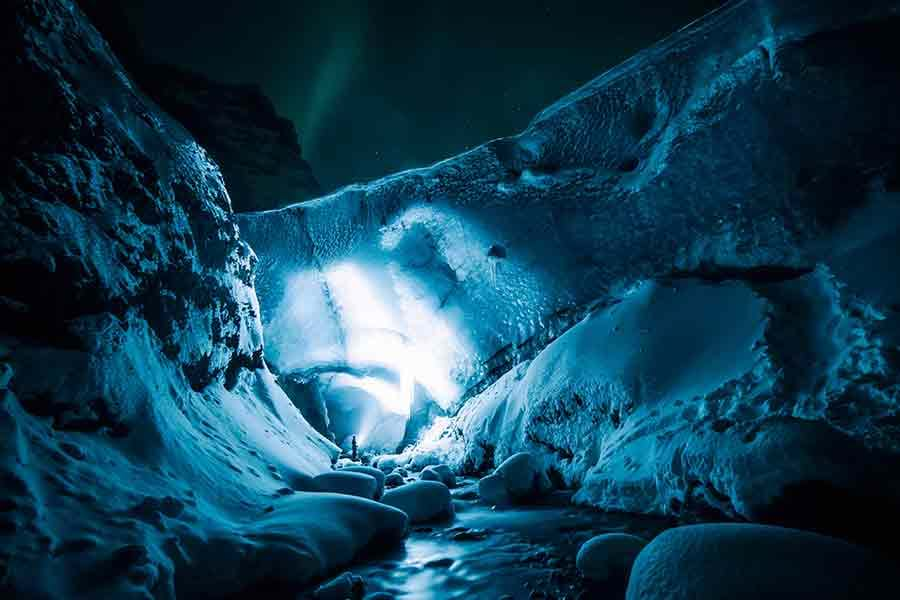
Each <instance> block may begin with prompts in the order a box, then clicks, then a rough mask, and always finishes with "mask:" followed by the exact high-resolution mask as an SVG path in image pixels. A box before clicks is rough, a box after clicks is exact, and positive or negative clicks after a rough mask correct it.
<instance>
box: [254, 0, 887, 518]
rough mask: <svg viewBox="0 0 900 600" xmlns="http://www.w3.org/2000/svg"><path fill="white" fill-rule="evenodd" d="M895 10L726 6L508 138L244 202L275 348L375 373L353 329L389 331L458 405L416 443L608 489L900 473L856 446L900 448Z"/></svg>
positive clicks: (763, 500) (724, 494)
mask: <svg viewBox="0 0 900 600" xmlns="http://www.w3.org/2000/svg"><path fill="white" fill-rule="evenodd" d="M898 10H900V3H898V2H896V1H892V0H873V1H869V2H854V3H846V2H839V1H836V0H834V1H831V0H826V1H811V0H809V1H795V0H791V1H788V0H756V1H750V0H747V1H736V2H730V3H728V4H726V5H725V6H724V7H723V8H721V9H720V10H718V11H717V12H715V13H713V14H712V15H710V16H708V17H707V18H705V19H702V20H701V21H698V22H697V23H694V24H692V25H691V26H689V27H687V28H685V29H684V30H682V31H680V32H678V33H676V34H675V35H674V36H672V37H671V38H670V39H668V40H666V41H664V42H662V43H661V44H659V45H657V46H656V47H653V48H650V49H648V50H647V51H645V52H643V53H641V54H639V55H637V56H635V57H634V58H633V59H631V60H629V61H627V62H626V63H624V64H622V65H621V66H619V67H617V68H616V69H613V70H612V71H610V72H608V73H606V74H604V75H602V76H600V77H598V78H597V79H596V80H594V81H592V82H590V83H589V84H587V85H586V86H584V87H583V88H581V89H580V90H577V91H575V92H573V93H572V94H570V95H569V96H567V97H565V98H563V99H561V100H560V101H559V102H557V103H556V104H554V105H553V106H551V107H549V108H548V109H546V110H545V111H543V112H542V113H541V114H539V115H538V116H537V117H536V118H535V119H534V121H533V122H532V123H531V125H530V126H529V127H528V128H527V129H526V130H525V131H524V132H522V133H521V134H519V135H516V136H512V137H509V138H503V139H498V140H494V141H492V142H489V143H487V144H485V145H483V146H481V147H479V148H476V149H474V150H472V151H470V152H468V153H466V154H463V155H461V156H458V157H455V158H452V159H448V160H446V161H443V162H441V163H439V164H436V165H434V166H432V167H429V168H424V169H418V170H413V171H408V172H404V173H399V174H397V175H394V176H391V177H387V178H384V179H381V180H378V181H375V182H372V183H369V184H365V185H357V186H351V187H348V188H345V189H343V190H340V191H338V192H336V193H335V194H333V195H331V196H328V197H325V198H322V199H319V200H316V201H313V202H310V203H306V204H303V205H297V206H293V207H288V208H285V209H282V210H280V211H273V212H265V213H257V214H250V215H243V216H241V217H240V218H239V223H240V226H241V230H242V232H243V233H244V235H245V236H246V238H247V239H248V240H249V242H250V243H251V244H252V245H253V247H254V249H255V250H256V251H257V253H258V255H259V256H260V276H259V286H258V289H259V293H260V298H261V304H262V319H263V323H264V329H265V331H266V334H267V340H269V342H270V343H271V350H272V356H273V357H274V361H275V364H277V365H278V366H279V368H281V369H284V370H298V371H305V370H306V371H308V370H310V369H316V368H335V366H336V365H340V366H342V368H346V366H347V365H346V364H345V363H350V364H349V366H350V367H351V368H368V367H369V366H370V365H369V363H370V362H371V361H373V360H376V362H377V358H378V357H375V358H373V357H372V356H371V355H360V354H358V353H355V352H354V351H353V348H354V344H353V343H347V339H357V338H359V337H361V336H362V337H365V335H367V332H368V331H373V330H376V329H377V330H379V331H380V330H385V329H386V330H389V331H391V332H394V333H395V334H397V335H399V336H402V337H403V339H405V340H406V343H407V346H408V347H409V348H411V349H412V351H411V352H409V353H408V354H406V355H403V354H401V355H400V357H401V358H400V360H398V361H395V362H398V363H400V367H397V368H398V369H399V370H402V369H403V368H407V369H409V370H410V375H409V376H410V377H412V378H415V380H416V381H420V380H421V381H422V383H423V385H425V386H426V387H428V385H429V383H431V384H433V385H432V387H433V388H435V389H439V390H449V391H450V392H451V393H448V394H445V395H444V396H443V397H442V396H441V394H435V397H436V398H437V399H438V400H439V401H440V403H441V405H442V406H443V407H444V408H449V409H450V410H451V412H457V416H456V417H455V418H452V419H450V420H446V419H441V420H440V421H439V423H438V426H437V427H438V428H440V429H435V430H433V431H431V432H430V433H429V434H428V435H427V436H426V437H427V441H426V442H423V443H422V444H420V448H419V450H420V451H421V452H425V451H426V450H427V451H429V452H437V453H442V454H444V455H445V456H449V457H450V458H451V459H454V460H456V461H457V462H458V463H459V464H461V465H468V466H469V467H470V468H479V467H483V466H485V465H486V464H491V463H495V462H496V460H497V459H498V458H502V457H503V456H506V455H508V454H509V453H511V452H514V451H516V450H519V449H531V450H539V451H541V452H542V453H543V454H544V455H545V456H546V457H547V460H548V465H549V466H552V467H553V468H554V469H556V470H557V471H558V472H559V475H560V477H559V480H560V481H565V482H568V483H579V484H581V483H583V484H584V487H583V488H582V490H581V492H580V493H579V496H578V498H579V499H581V500H583V501H585V502H589V503H592V504H596V505H599V506H605V507H611V508H622V509H627V510H636V511H653V512H676V513H677V512H682V511H685V510H689V509H696V511H697V512H700V511H704V510H710V509H713V510H715V511H717V513H718V514H721V513H725V514H729V515H734V516H743V517H748V518H763V516H765V517H766V518H768V519H771V520H776V521H777V520H778V519H780V518H785V519H788V520H791V519H793V520H795V521H796V520H798V519H799V520H802V519H803V518H804V515H802V514H800V513H801V512H802V511H800V509H799V506H800V504H802V503H803V502H800V503H798V504H796V505H794V504H792V503H793V502H795V500H796V499H797V498H801V497H802V498H805V499H807V500H808V495H815V494H814V492H813V491H812V488H810V487H809V486H813V487H814V486H816V485H822V486H825V487H829V486H832V487H837V488H840V489H841V490H847V489H850V488H856V487H858V488H859V489H858V490H857V491H859V492H860V493H861V494H862V495H863V496H865V497H868V496H867V494H869V492H870V491H869V490H868V488H867V487H866V486H867V485H868V484H869V483H875V484H876V485H877V486H878V487H879V488H880V489H879V493H882V492H883V493H884V495H887V496H889V497H890V496H895V494H894V490H891V489H888V488H890V486H889V485H887V483H886V481H884V480H880V479H879V475H878V473H874V472H873V473H870V472H868V471H867V468H868V466H870V465H872V466H877V465H885V464H893V463H891V462H890V461H888V460H887V459H885V458H884V456H883V453H888V454H889V455H891V456H893V455H894V454H895V453H896V452H897V450H898V447H900V446H898V443H900V435H898V429H897V425H896V424H897V418H898V413H897V394H898V380H897V374H898V367H900V364H898V363H900V361H898V356H900V352H898V344H900V335H898V333H900V318H898V306H900V287H898V283H897V282H898V280H897V277H896V272H895V270H896V266H895V264H894V263H895V262H896V257H897V256H898V251H900V244H898V242H900V237H898V235H900V197H898V196H900V190H898V186H897V181H898V162H897V157H898V150H900V142H898V140H900V135H898V134H900V112H898V111H897V110H896V109H895V106H896V98H897V97H898V93H900V79H898V76H897V73H898V72H900V58H898V56H900V55H898V54H897V53H896V52H895V51H894V50H895V49H894V41H895V40H896V38H897V35H898V33H900V17H898ZM348 270H349V271H352V272H353V273H354V277H353V281H354V282H357V284H356V285H352V286H349V289H350V292H347V288H348V286H342V283H346V278H341V277H336V274H337V275H340V274H341V273H346V272H348ZM300 281H307V282H309V281H313V282H315V285H312V284H304V285H302V286H301V285H299V284H298V282H300ZM373 282H374V283H373ZM722 282H730V283H722ZM301 290H302V291H303V293H299V292H300V291H301ZM354 292H355V293H354ZM348 297H351V298H355V301H354V302H348V301H347V298H348ZM300 298H303V300H302V301H301V300H300ZM367 299H374V300H375V301H377V302H378V303H379V306H381V305H384V306H387V307H389V310H385V311H383V312H384V318H383V319H375V320H374V321H373V322H371V323H367V324H365V326H362V325H360V324H359V323H358V320H357V317H356V315H357V313H365V312H366V311H365V309H364V307H365V306H366V301H367ZM616 303H619V304H616ZM611 306H612V307H611ZM366 314H371V313H366ZM586 314H589V316H588V317H587V319H586V320H584V321H581V322H580V324H578V325H577V326H576V327H575V328H574V329H572V330H571V331H569V333H567V334H566V335H564V336H563V337H562V338H559V339H557V341H556V342H555V343H553V344H551V345H550V346H547V344H548V343H550V342H552V341H553V340H554V339H556V338H557V337H558V336H559V335H560V334H561V333H562V332H563V331H565V330H566V329H567V328H568V327H570V326H572V325H573V324H575V323H577V322H579V320H581V319H582V317H584V316H585V315H586ZM619 319H624V321H623V322H622V323H621V324H619ZM619 325H620V326H621V328H623V329H626V330H627V332H625V331H623V332H617V331H616V330H615V327H616V326H619ZM300 331H304V332H306V334H310V333H311V334H313V336H314V337H315V339H322V340H333V342H330V343H328V344H324V345H320V346H316V348H322V347H327V348H332V350H330V351H329V352H327V353H325V354H323V355H319V354H316V353H314V352H311V351H309V349H308V348H307V349H304V351H303V352H296V351H294V350H293V349H294V348H296V347H297V344H296V341H297V338H295V337H293V336H294V335H296V333H295V332H300ZM342 336H344V337H342ZM545 347H546V349H544V348H545ZM542 349H543V352H542ZM423 356H424V357H425V358H424V359H423V358H422V357H423ZM410 357H412V358H410ZM429 357H431V358H434V357H437V358H438V360H437V363H438V364H439V366H440V368H439V369H438V370H437V372H433V370H430V367H429V365H430V363H429ZM413 358H414V360H413ZM528 361H532V362H531V363H530V364H529V363H528ZM379 366H384V365H379ZM388 366H390V365H388ZM420 375H421V377H420ZM776 464H777V465H779V466H778V469H776V468H775V466H774V465H776ZM876 471H877V469H876ZM814 480H815V481H814ZM841 493H843V492H841ZM784 494H787V496H786V497H782V496H784ZM876 495H877V494H876ZM835 497H838V496H835ZM804 502H805V500H804ZM767 511H768V512H767ZM788 513H790V516H789V517H785V516H784V515H786V514H788Z"/></svg>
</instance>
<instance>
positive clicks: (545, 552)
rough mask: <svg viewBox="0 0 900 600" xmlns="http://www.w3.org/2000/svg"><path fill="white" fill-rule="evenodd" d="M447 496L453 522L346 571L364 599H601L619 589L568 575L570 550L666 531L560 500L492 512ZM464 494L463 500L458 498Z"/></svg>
mask: <svg viewBox="0 0 900 600" xmlns="http://www.w3.org/2000/svg"><path fill="white" fill-rule="evenodd" d="M465 483H466V482H464V486H463V487H461V488H460V489H458V490H457V491H456V492H455V496H456V497H457V499H456V500H454V505H455V508H456V517H455V519H454V520H453V521H450V522H445V523H439V524H431V525H428V526H414V527H413V528H412V530H411V532H410V535H409V536H408V537H407V538H406V540H405V542H404V544H403V545H402V546H401V547H400V548H397V549H395V550H392V551H390V552H389V553H385V554H380V555H378V556H373V557H370V558H369V559H367V560H366V561H364V562H362V563H358V564H356V565H354V567H353V568H352V569H351V570H352V571H353V572H354V573H356V574H357V575H361V576H362V577H364V578H365V580H366V583H367V590H366V591H367V592H368V593H372V592H376V591H384V592H388V593H390V594H392V595H393V596H394V597H396V598H404V599H419V600H446V599H456V598H458V599H462V598H466V599H474V598H484V599H493V600H497V599H500V598H504V599H505V600H510V599H519V598H523V599H526V598H527V599H532V598H547V599H550V598H555V599H562V598H569V599H576V598H603V600H612V599H615V598H621V597H623V595H624V591H625V583H624V582H615V583H613V584H611V585H606V586H597V585H591V584H590V583H589V582H586V581H584V580H583V579H582V578H581V577H580V576H579V575H578V572H577V570H576V569H575V556H576V554H577V552H578V548H579V547H580V545H581V544H582V543H584V542H585V541H586V540H588V539H590V538H591V537H593V536H594V535H598V534H601V533H611V532H627V533H633V534H635V535H640V536H642V537H645V538H647V539H650V538H652V537H654V536H656V535H657V534H659V533H660V532H661V531H663V530H664V529H666V528H667V527H669V526H671V523H669V522H666V521H663V520H660V519H651V518H642V517H635V516H633V515H623V514H610V513H601V512H597V511H592V510H588V509H584V508H579V507H575V506H572V505H570V504H569V503H568V496H566V495H564V494H560V495H558V496H555V497H554V498H553V499H552V500H551V501H549V502H548V503H547V504H544V505H541V506H527V507H516V508H503V509H500V508H496V509H494V508H492V507H490V506H487V505H485V504H482V503H481V502H479V501H478V500H477V499H466V500H464V499H461V498H466V497H468V498H471V496H472V492H471V482H468V484H469V487H468V488H467V487H466V485H465ZM467 491H468V493H466V492H467Z"/></svg>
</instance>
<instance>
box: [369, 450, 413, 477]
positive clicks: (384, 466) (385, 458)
mask: <svg viewBox="0 0 900 600" xmlns="http://www.w3.org/2000/svg"><path fill="white" fill-rule="evenodd" d="M407 463H409V459H408V458H407V457H406V456H404V455H403V454H382V455H381V456H378V457H376V458H375V460H374V461H372V466H373V467H375V468H376V469H379V470H381V471H382V472H384V473H390V472H391V471H393V470H394V469H396V468H397V467H403V466H406V464H407Z"/></svg>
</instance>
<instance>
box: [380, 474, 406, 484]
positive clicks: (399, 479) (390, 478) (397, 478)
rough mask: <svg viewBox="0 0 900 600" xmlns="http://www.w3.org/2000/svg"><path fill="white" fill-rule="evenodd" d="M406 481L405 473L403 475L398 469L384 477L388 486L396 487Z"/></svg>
mask: <svg viewBox="0 0 900 600" xmlns="http://www.w3.org/2000/svg"><path fill="white" fill-rule="evenodd" d="M404 483H406V479H404V478H403V475H401V474H400V473H398V472H397V471H391V472H390V473H388V474H387V475H386V476H385V478H384V486H385V487H387V488H395V487H397V486H400V485H403V484H404Z"/></svg>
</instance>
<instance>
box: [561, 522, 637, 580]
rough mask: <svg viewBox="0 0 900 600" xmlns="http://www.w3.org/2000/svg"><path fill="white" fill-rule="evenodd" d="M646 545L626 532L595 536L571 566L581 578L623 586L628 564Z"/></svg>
mask: <svg viewBox="0 0 900 600" xmlns="http://www.w3.org/2000/svg"><path fill="white" fill-rule="evenodd" d="M646 545H647V540H645V539H643V538H640V537H638V536H636V535H629V534H627V533H605V534H603V535H598V536H595V537H592V538H591V539H589V540H588V541H587V542H586V543H585V544H584V545H582V546H581V548H579V550H578V556H577V557H576V559H575V566H577V567H578V570H579V571H580V572H581V575H582V576H583V577H584V578H585V579H590V580H591V581H601V582H603V581H610V580H621V581H622V582H623V583H624V582H625V581H626V580H627V578H628V573H629V571H630V570H631V565H632V564H633V563H634V561H635V559H636V558H637V556H638V554H639V553H640V551H641V550H642V549H643V548H644V546H646Z"/></svg>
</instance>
